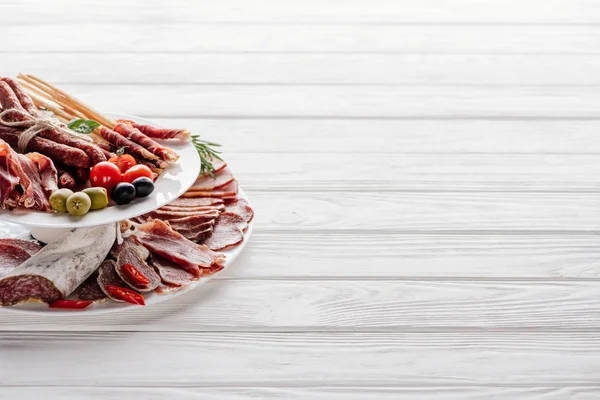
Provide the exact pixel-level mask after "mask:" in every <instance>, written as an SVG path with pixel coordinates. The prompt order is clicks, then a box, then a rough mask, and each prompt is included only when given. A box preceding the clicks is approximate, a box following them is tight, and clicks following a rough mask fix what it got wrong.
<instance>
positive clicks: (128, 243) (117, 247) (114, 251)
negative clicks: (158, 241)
mask: <svg viewBox="0 0 600 400" xmlns="http://www.w3.org/2000/svg"><path fill="white" fill-rule="evenodd" d="M130 247H133V248H135V249H136V250H137V251H139V252H140V254H141V256H142V259H144V260H147V259H148V257H150V251H148V249H147V248H145V247H144V246H141V245H140V244H139V243H137V242H136V241H135V240H134V239H133V237H131V236H129V237H126V238H125V239H123V243H121V244H118V243H117V242H115V244H114V245H113V247H112V248H111V249H110V255H111V256H112V257H114V258H115V259H117V258H118V257H119V254H120V253H121V251H123V250H124V249H127V248H130Z"/></svg>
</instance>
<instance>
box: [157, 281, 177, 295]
mask: <svg viewBox="0 0 600 400" xmlns="http://www.w3.org/2000/svg"><path fill="white" fill-rule="evenodd" d="M181 288H182V287H181V286H178V285H171V284H170V283H164V282H161V283H160V285H158V287H157V288H156V290H155V292H156V293H158V294H169V293H173V292H177V291H178V290H181Z"/></svg>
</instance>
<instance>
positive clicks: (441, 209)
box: [249, 190, 600, 234]
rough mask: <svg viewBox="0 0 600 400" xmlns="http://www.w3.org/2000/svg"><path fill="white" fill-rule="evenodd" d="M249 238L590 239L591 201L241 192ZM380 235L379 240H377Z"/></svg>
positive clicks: (595, 218)
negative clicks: (250, 217) (250, 221)
mask: <svg viewBox="0 0 600 400" xmlns="http://www.w3.org/2000/svg"><path fill="white" fill-rule="evenodd" d="M249 195H250V200H251V202H252V206H253V207H254V209H255V211H256V225H255V229H256V231H259V232H260V231H263V232H272V233H275V232H278V233H283V232H322V231H338V232H339V231H344V232H348V233H354V232H356V231H357V230H358V231H361V232H379V233H389V232H397V233H401V232H403V233H407V234H415V233H422V232H428V233H433V232H437V233H474V232H473V231H476V232H475V233H484V232H487V233H495V232H499V231H501V232H503V233H506V232H515V233H523V234H531V233H535V232H537V233H540V232H550V233H561V234H562V233H564V232H569V233H577V232H579V233H596V232H598V231H599V230H600V215H599V214H598V212H597V210H598V195H597V194H594V193H590V194H586V193H503V192H498V193H496V192H490V193H473V192H464V193H462V192H452V193H451V192H440V193H435V192H432V193H413V192H399V193H378V192H373V191H368V190H364V191H362V192H337V193H325V192H322V191H320V192H280V193H274V192H272V191H269V192H259V191H254V192H252V191H249ZM382 231H383V232H382Z"/></svg>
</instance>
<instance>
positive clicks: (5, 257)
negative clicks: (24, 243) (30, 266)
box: [0, 243, 31, 277]
mask: <svg viewBox="0 0 600 400" xmlns="http://www.w3.org/2000/svg"><path fill="white" fill-rule="evenodd" d="M29 257H31V256H30V255H29V253H28V252H26V251H25V250H23V249H21V248H20V247H17V246H13V245H12V244H8V243H4V244H2V243H0V277H3V276H6V275H8V274H10V273H11V272H13V271H14V270H15V269H16V268H17V267H18V266H19V265H21V264H23V263H24V262H25V261H27V260H28V259H29Z"/></svg>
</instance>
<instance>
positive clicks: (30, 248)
mask: <svg viewBox="0 0 600 400" xmlns="http://www.w3.org/2000/svg"><path fill="white" fill-rule="evenodd" d="M0 245H11V246H16V247H18V248H20V249H21V250H24V251H26V252H27V254H29V255H30V256H32V255H34V254H35V253H37V252H38V251H40V250H41V249H42V246H40V245H39V244H37V243H35V242H32V241H30V240H23V239H9V238H6V239H0Z"/></svg>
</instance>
